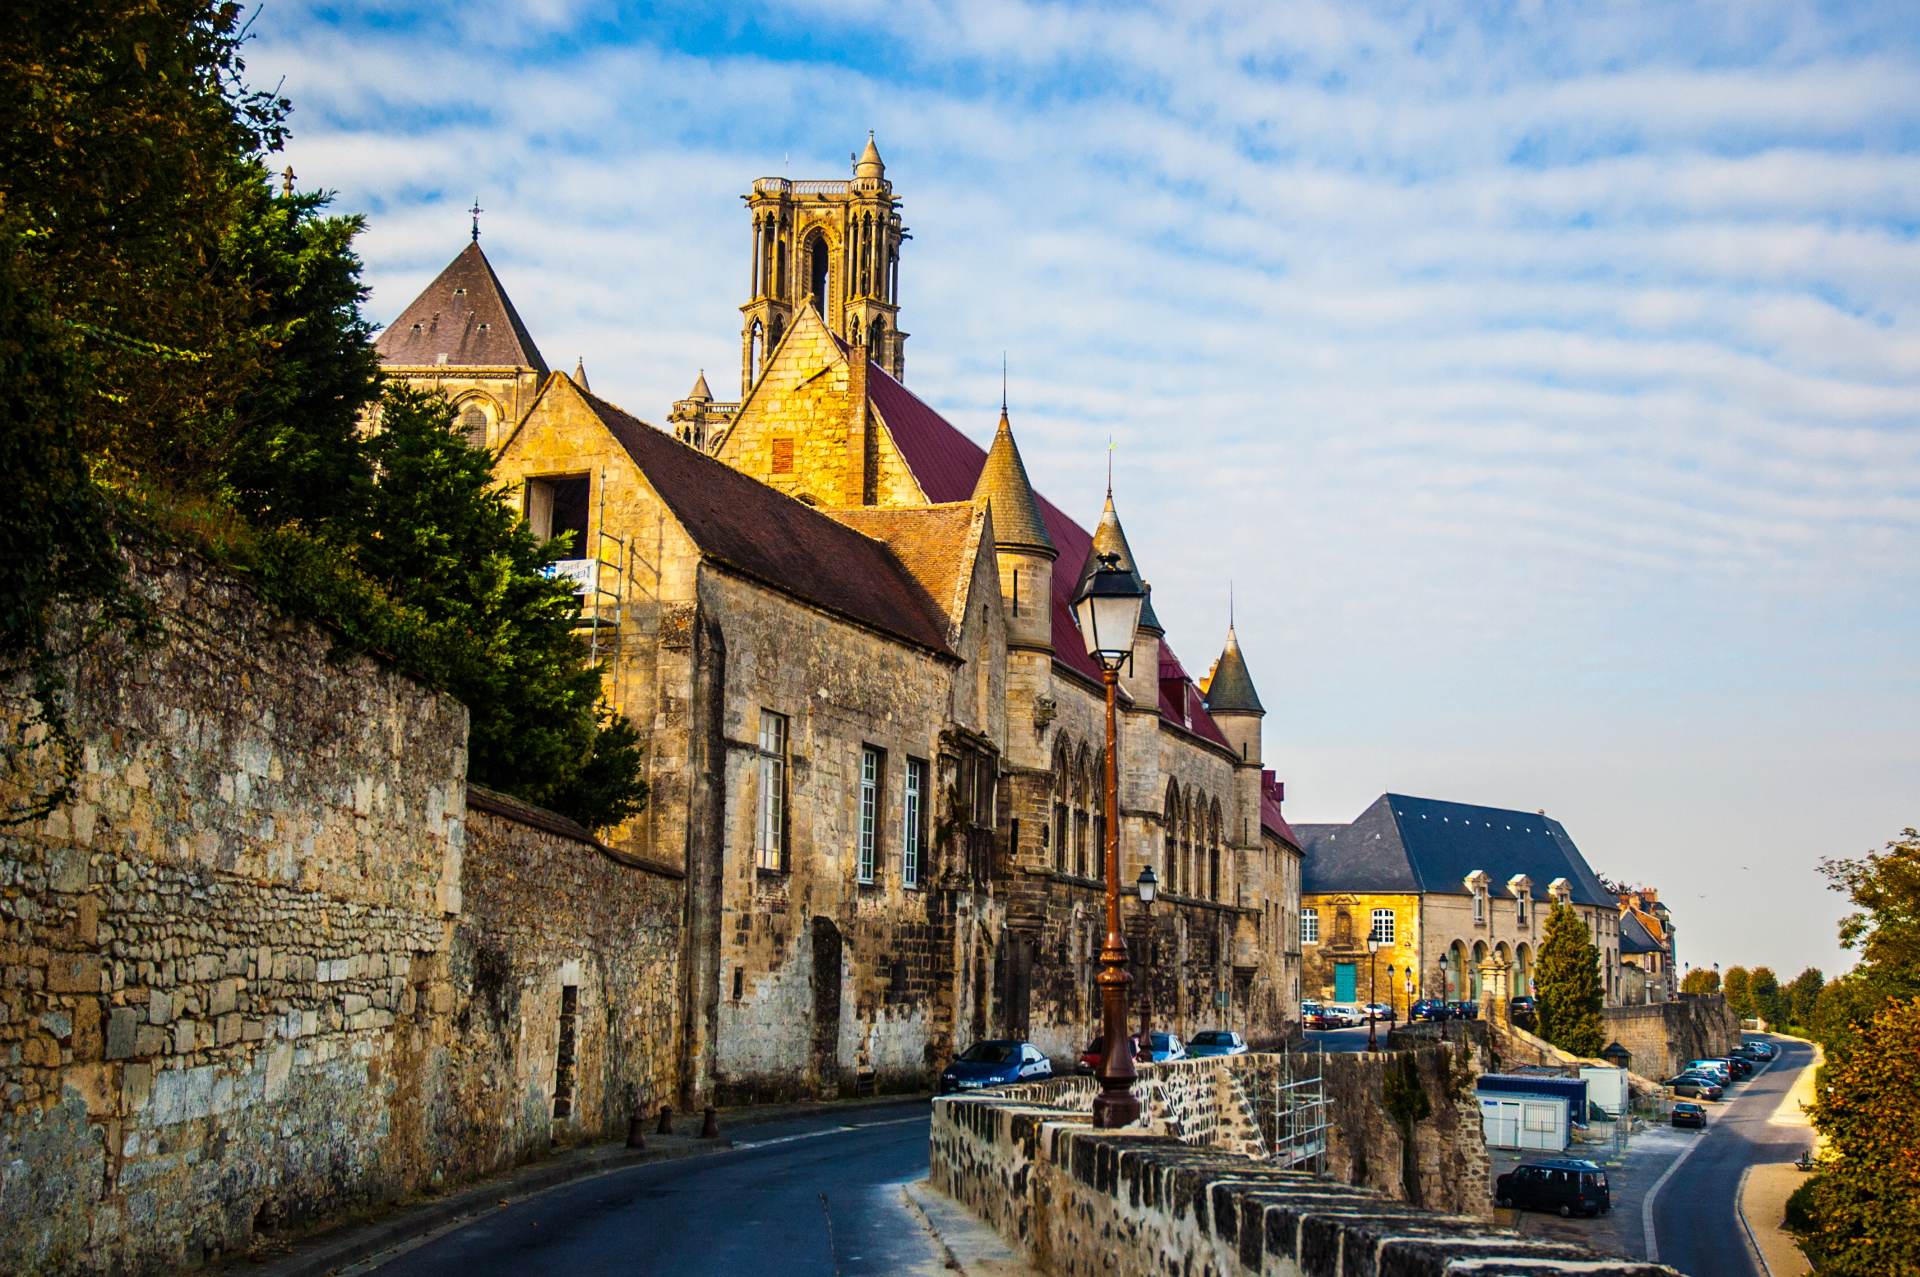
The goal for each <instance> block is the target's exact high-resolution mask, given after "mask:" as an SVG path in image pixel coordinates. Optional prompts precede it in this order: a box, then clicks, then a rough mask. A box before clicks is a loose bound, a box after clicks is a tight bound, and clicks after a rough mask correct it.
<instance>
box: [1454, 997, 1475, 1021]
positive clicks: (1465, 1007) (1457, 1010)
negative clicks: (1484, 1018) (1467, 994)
mask: <svg viewBox="0 0 1920 1277" xmlns="http://www.w3.org/2000/svg"><path fill="white" fill-rule="evenodd" d="M1447 1014H1448V1015H1450V1016H1453V1017H1454V1018H1456V1019H1460V1020H1478V1019H1479V1018H1480V1004H1479V1003H1478V1002H1463V1001H1458V1000H1456V1001H1453V1002H1449V1003H1447Z"/></svg>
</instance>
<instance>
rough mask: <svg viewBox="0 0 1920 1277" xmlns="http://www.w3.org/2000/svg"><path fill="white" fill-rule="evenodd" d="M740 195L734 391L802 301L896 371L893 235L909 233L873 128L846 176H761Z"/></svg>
mask: <svg viewBox="0 0 1920 1277" xmlns="http://www.w3.org/2000/svg"><path fill="white" fill-rule="evenodd" d="M745 198H746V201H747V214H748V217H749V220H750V221H751V222H752V225H753V257H752V260H753V273H752V278H751V286H750V295H749V297H748V300H747V303H746V305H744V306H742V307H741V308H740V313H741V316H742V320H741V325H740V394H741V397H742V398H745V396H746V394H747V392H748V391H750V390H752V389H753V383H754V382H756V381H758V380H759V378H760V373H761V371H762V370H763V369H764V368H765V367H766V361H767V356H768V355H769V354H770V353H771V352H772V351H773V348H774V347H775V346H777V345H779V344H780V338H781V337H782V336H784V335H785V333H786V331H787V329H788V328H790V327H791V326H792V325H793V318H794V316H795V315H797V314H798V313H799V312H800V309H801V307H803V306H806V305H812V306H813V308H814V309H815V310H816V311H818V312H819V313H820V318H821V319H823V320H825V321H826V325H827V327H828V328H830V329H831V330H832V331H833V332H834V333H835V334H837V335H838V336H839V337H841V338H842V339H844V340H846V341H848V342H851V343H853V344H854V345H856V346H858V345H865V346H866V347H867V348H868V350H869V351H870V352H871V353H872V355H873V359H874V362H875V363H877V364H879V365H880V366H881V367H882V368H884V369H886V370H887V371H888V372H890V373H892V374H893V376H894V377H895V379H896V380H902V379H904V378H905V376H906V367H907V361H906V342H907V335H906V334H905V333H903V332H901V331H900V300H899V299H900V244H901V242H902V241H903V240H905V239H907V238H908V235H907V230H906V227H904V226H903V225H901V222H900V203H899V201H898V200H896V199H894V197H893V183H892V182H889V181H888V180H887V166H886V165H885V164H884V163H883V162H882V161H881V159H880V150H879V148H878V147H876V146H875V145H874V143H873V134H871V133H869V134H867V149H866V150H865V151H864V152H863V153H862V154H861V155H860V157H859V158H858V159H857V160H855V161H854V163H853V178H852V180H851V181H822V182H813V181H808V182H795V181H790V180H788V179H787V178H784V177H763V178H760V179H759V180H758V181H756V182H754V184H753V191H752V193H751V194H749V195H747V196H746V197H745Z"/></svg>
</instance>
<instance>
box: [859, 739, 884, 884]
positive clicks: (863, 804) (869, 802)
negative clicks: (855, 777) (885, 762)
mask: <svg viewBox="0 0 1920 1277" xmlns="http://www.w3.org/2000/svg"><path fill="white" fill-rule="evenodd" d="M881 757H882V755H881V753H880V751H879V750H877V749H875V748H874V747H873V746H871V745H862V746H861V747H860V846H859V848H858V850H857V853H856V856H855V864H854V870H855V873H856V874H857V875H858V877H859V879H860V881H861V882H872V881H873V862H874V855H875V851H876V849H877V847H878V844H879V841H880V760H881Z"/></svg>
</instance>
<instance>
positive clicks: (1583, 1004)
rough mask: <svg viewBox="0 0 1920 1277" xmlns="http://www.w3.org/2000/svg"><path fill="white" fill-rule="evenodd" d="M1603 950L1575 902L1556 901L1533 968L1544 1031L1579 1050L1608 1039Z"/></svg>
mask: <svg viewBox="0 0 1920 1277" xmlns="http://www.w3.org/2000/svg"><path fill="white" fill-rule="evenodd" d="M1604 998H1605V991H1604V990H1603V989H1602V988H1601V986H1600V951H1599V949H1597V948H1595V947H1594V943H1593V936H1592V935H1591V933H1589V932H1588V930H1587V924H1586V923H1584V922H1582V921H1580V915H1578V914H1576V913H1575V912H1574V911H1573V909H1572V907H1571V906H1569V905H1566V904H1556V905H1554V907H1553V912H1552V913H1551V914H1549V915H1548V916H1547V931H1546V938H1545V939H1544V940H1543V941H1542V942H1541V944H1540V954H1539V958H1538V961H1537V965H1536V967H1535V971H1534V1000H1535V1004H1536V1006H1537V1008H1538V1015H1539V1020H1540V1036H1541V1037H1543V1038H1545V1039H1546V1040H1547V1041H1549V1042H1551V1043H1553V1044H1554V1045H1555V1046H1557V1047H1559V1048H1560V1049H1561V1050H1563V1051H1568V1052H1571V1053H1572V1054H1574V1055H1581V1056H1589V1057H1591V1056H1597V1055H1599V1054H1600V1049H1601V1048H1602V1047H1604V1046H1605V1045H1606V1043H1607V1039H1606V1032H1605V1030H1604V1028H1603V1027H1602V1025H1601V1020H1600V1008H1601V1005H1602V1003H1603V1001H1604Z"/></svg>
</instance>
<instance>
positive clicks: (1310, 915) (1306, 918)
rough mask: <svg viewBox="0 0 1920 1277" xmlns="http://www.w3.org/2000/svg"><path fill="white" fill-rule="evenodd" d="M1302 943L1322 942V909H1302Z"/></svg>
mask: <svg viewBox="0 0 1920 1277" xmlns="http://www.w3.org/2000/svg"><path fill="white" fill-rule="evenodd" d="M1300 943H1301V944H1319V943H1320V911H1319V910H1318V909H1302V910H1301V911H1300Z"/></svg>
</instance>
